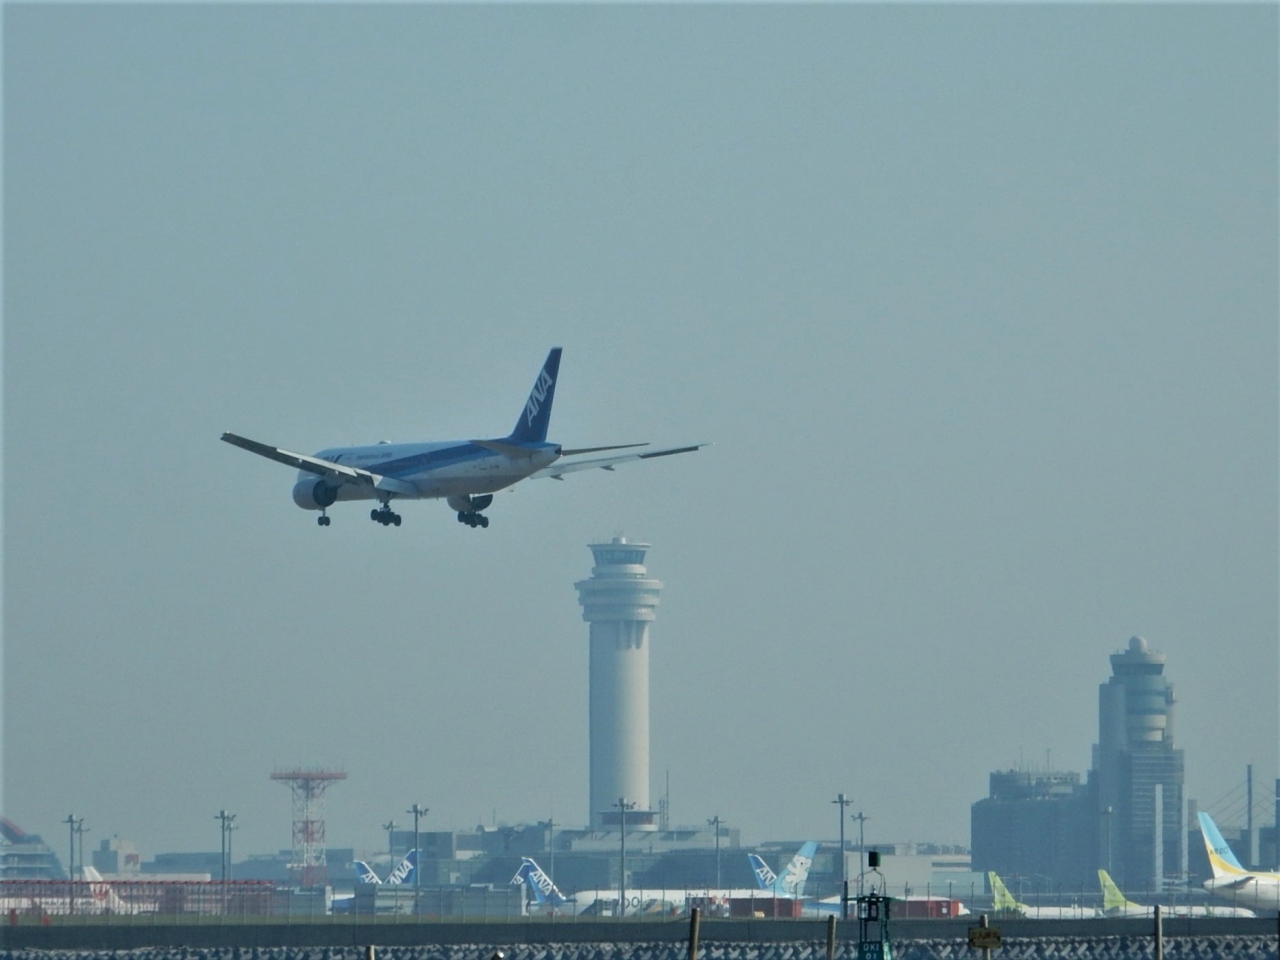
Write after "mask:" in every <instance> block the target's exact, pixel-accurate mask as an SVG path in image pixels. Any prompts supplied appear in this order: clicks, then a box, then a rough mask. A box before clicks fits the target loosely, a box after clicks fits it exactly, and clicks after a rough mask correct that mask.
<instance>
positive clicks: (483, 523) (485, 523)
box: [476, 517, 489, 527]
mask: <svg viewBox="0 0 1280 960" xmlns="http://www.w3.org/2000/svg"><path fill="white" fill-rule="evenodd" d="M476 519H477V520H479V521H480V526H482V527H487V526H489V518H488V517H477V518H476Z"/></svg>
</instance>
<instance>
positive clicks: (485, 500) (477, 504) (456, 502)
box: [449, 493, 493, 513]
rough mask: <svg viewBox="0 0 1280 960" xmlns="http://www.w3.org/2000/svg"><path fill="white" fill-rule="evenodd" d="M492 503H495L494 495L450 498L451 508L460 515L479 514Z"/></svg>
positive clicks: (484, 494) (485, 494) (483, 494)
mask: <svg viewBox="0 0 1280 960" xmlns="http://www.w3.org/2000/svg"><path fill="white" fill-rule="evenodd" d="M491 503H493V494H492V493H482V494H479V495H476V496H465V495H464V496H460V497H450V498H449V506H450V507H451V508H452V509H454V510H457V511H458V512H459V513H479V512H480V511H481V510H483V509H484V508H485V507H487V506H489V504H491Z"/></svg>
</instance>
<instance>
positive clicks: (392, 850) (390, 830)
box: [382, 820, 400, 878]
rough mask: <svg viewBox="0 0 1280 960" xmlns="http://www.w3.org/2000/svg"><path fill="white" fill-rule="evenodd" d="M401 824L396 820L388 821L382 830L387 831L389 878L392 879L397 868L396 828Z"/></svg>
mask: <svg viewBox="0 0 1280 960" xmlns="http://www.w3.org/2000/svg"><path fill="white" fill-rule="evenodd" d="M398 826H400V824H398V823H396V822H395V821H394V820H388V821H387V822H386V823H384V824H383V825H382V829H383V830H385V831H387V877H388V878H390V877H391V874H392V872H393V871H394V870H395V868H396V827H398Z"/></svg>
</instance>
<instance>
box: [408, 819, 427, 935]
mask: <svg viewBox="0 0 1280 960" xmlns="http://www.w3.org/2000/svg"><path fill="white" fill-rule="evenodd" d="M430 812H431V811H430V810H429V809H428V808H426V807H420V806H418V804H416V803H415V804H414V805H413V806H412V807H410V808H409V809H408V810H406V811H405V813H412V814H413V857H414V864H413V912H414V913H415V914H417V913H418V912H419V911H418V904H419V902H420V901H421V899H422V897H421V893H422V881H421V877H422V871H421V870H419V869H418V863H417V861H418V860H420V859H422V851H421V850H420V849H419V848H418V818H420V817H425V816H426V815H427V814H428V813H430Z"/></svg>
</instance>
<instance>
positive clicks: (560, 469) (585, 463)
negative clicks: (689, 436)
mask: <svg viewBox="0 0 1280 960" xmlns="http://www.w3.org/2000/svg"><path fill="white" fill-rule="evenodd" d="M709 446H710V444H709V443H693V444H689V445H688V446H685V447H660V448H658V449H657V450H645V451H644V453H624V454H621V455H619V456H616V457H596V458H595V459H592V460H568V461H565V460H557V461H556V462H555V463H553V464H551V466H549V467H543V468H542V469H541V470H539V471H538V472H537V473H532V474H530V475H529V479H530V480H535V479H538V478H541V477H552V478H554V479H556V480H563V479H564V474H566V473H576V472H577V471H578V470H612V469H613V468H614V466H616V465H617V464H619V463H629V462H631V461H632V460H652V459H653V458H654V457H670V456H672V455H674V454H677V453H693V451H695V450H701V449H702V448H703V447H709ZM606 449H607V448H606Z"/></svg>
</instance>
